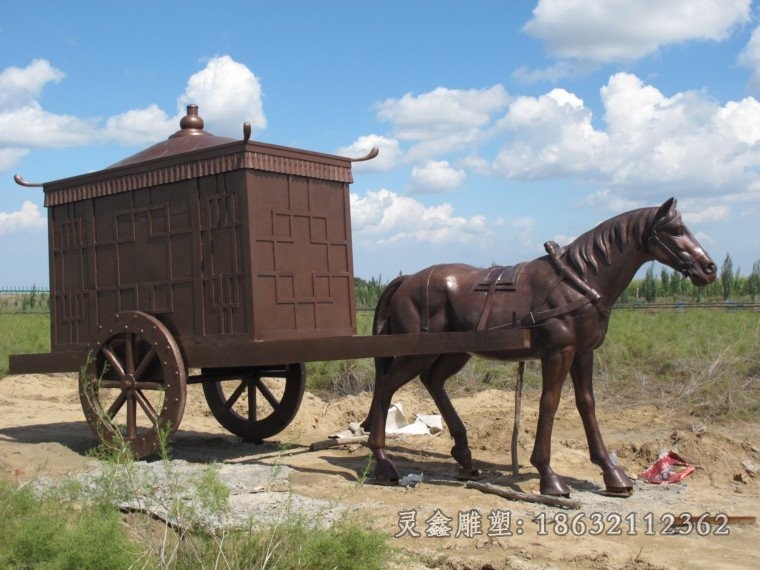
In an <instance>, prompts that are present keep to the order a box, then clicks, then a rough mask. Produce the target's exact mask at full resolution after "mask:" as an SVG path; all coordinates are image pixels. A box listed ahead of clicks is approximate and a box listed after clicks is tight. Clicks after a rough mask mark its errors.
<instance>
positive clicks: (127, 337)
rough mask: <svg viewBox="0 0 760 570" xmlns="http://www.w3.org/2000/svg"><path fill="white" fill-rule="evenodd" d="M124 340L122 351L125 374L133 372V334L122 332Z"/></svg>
mask: <svg viewBox="0 0 760 570" xmlns="http://www.w3.org/2000/svg"><path fill="white" fill-rule="evenodd" d="M124 342H125V344H126V346H125V347H124V348H125V353H124V364H126V365H127V370H126V372H127V374H134V373H135V335H133V334H132V333H131V332H128V333H125V334H124Z"/></svg>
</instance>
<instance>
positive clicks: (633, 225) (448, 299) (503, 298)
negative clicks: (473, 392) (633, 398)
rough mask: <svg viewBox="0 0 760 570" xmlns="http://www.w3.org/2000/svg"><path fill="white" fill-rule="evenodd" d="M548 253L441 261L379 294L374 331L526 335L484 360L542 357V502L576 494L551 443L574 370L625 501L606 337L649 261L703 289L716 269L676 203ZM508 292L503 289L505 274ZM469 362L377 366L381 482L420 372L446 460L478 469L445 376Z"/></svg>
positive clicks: (613, 485)
mask: <svg viewBox="0 0 760 570" xmlns="http://www.w3.org/2000/svg"><path fill="white" fill-rule="evenodd" d="M546 249H547V252H548V254H547V255H545V256H543V257H539V258H537V259H534V260H533V261H530V262H526V263H523V264H520V265H518V266H516V267H507V268H497V269H498V271H496V273H499V275H497V276H496V278H494V274H495V270H494V268H485V269H481V268H476V267H472V266H470V265H464V264H443V265H435V266H432V267H430V268H428V269H425V270H423V271H421V272H419V273H416V274H414V275H408V276H400V277H397V278H396V279H394V280H393V281H391V282H390V283H389V284H388V286H387V287H386V288H385V290H384V291H383V293H382V295H381V297H380V300H379V302H378V305H377V308H376V310H375V317H374V324H373V333H374V334H393V333H419V332H421V331H422V332H425V331H430V332H442V331H465V330H493V329H498V328H506V327H529V328H530V337H531V343H530V346H531V348H530V349H527V350H525V353H524V354H518V353H516V352H515V351H510V352H507V351H504V352H498V351H496V352H487V353H483V354H479V355H478V356H482V357H485V358H493V359H500V360H524V359H526V358H538V359H540V360H541V374H542V390H541V399H540V407H539V415H538V426H537V430H536V440H535V442H534V447H533V453H532V454H531V458H530V462H531V464H532V465H533V466H534V467H535V468H536V469H537V470H538V473H539V475H540V488H541V493H542V494H547V495H567V494H569V493H570V488H569V487H568V486H567V484H566V483H565V482H564V481H563V480H562V478H561V477H560V476H559V475H557V474H556V473H555V472H554V471H553V470H552V468H551V465H550V462H551V437H552V426H553V423H554V415H555V413H556V411H557V407H558V405H559V400H560V394H561V391H562V385H563V383H564V381H565V378H566V377H567V373H568V372H570V377H571V378H572V380H573V386H574V388H575V402H576V406H577V408H578V412H579V413H580V416H581V420H582V422H583V427H584V429H585V432H586V438H587V440H588V445H589V452H590V456H591V462H592V463H594V464H596V465H598V466H599V467H601V468H602V471H603V473H604V483H605V485H606V487H607V491H609V492H611V493H623V494H624V493H630V492H631V490H632V486H633V485H632V482H631V480H630V479H629V477H628V476H627V475H626V474H625V472H624V471H623V470H622V469H621V468H620V467H618V466H617V465H615V464H614V463H613V462H612V461H611V460H610V457H609V454H608V452H607V448H606V447H605V445H604V442H603V441H602V435H601V432H600V430H599V425H598V423H597V419H596V411H595V403H594V393H593V386H592V379H593V356H594V350H595V349H596V348H598V347H599V346H600V345H601V344H602V341H603V340H604V337H605V334H606V332H607V325H608V323H609V318H610V309H611V307H612V305H613V304H614V303H615V301H616V300H617V298H618V297H619V296H620V294H621V293H622V292H623V291H624V290H625V288H626V287H627V286H628V285H629V283H630V282H631V280H632V279H633V277H634V275H635V274H636V271H637V270H638V269H639V268H640V267H641V266H642V264H644V263H646V262H648V261H651V260H653V259H654V260H657V261H659V262H660V263H664V264H666V265H668V266H670V267H672V268H674V269H676V270H678V271H680V272H681V273H682V274H683V275H684V276H688V277H689V278H690V279H691V281H692V282H693V283H694V284H695V285H697V286H704V285H707V284H709V283H711V282H712V281H714V280H715V277H716V267H715V263H713V261H712V259H710V257H709V256H708V255H707V253H706V252H705V251H704V250H703V249H702V247H701V246H700V245H699V243H698V242H697V240H696V239H695V238H694V236H693V235H692V234H691V232H690V231H689V230H688V229H687V228H686V226H685V225H684V223H683V221H682V220H681V215H680V214H679V213H678V210H677V209H676V202H675V199H673V198H670V199H669V200H667V201H666V202H665V203H664V204H663V205H662V206H660V207H659V208H657V207H653V208H643V209H639V210H633V211H631V212H628V213H624V214H620V215H618V216H616V217H614V218H611V219H609V220H607V221H606V222H603V223H601V224H599V225H598V226H597V227H595V228H594V229H592V230H590V231H588V232H586V233H585V234H583V235H581V236H580V237H579V238H578V239H576V240H575V241H574V242H572V243H571V244H570V245H568V246H566V247H564V248H559V247H558V246H557V245H556V244H554V243H553V242H547V244H546ZM503 275H506V276H507V278H506V279H503V283H505V284H506V285H507V286H506V287H505V289H506V290H507V291H509V292H500V291H499V289H498V287H497V286H498V284H499V280H502V276H503ZM471 356H472V355H471V354H467V353H458V354H456V353H455V354H429V355H421V356H420V355H414V356H398V357H379V358H376V359H375V369H376V377H375V389H374V393H373V395H372V404H371V406H370V410H369V414H368V416H367V419H366V420H364V422H363V424H362V425H363V427H365V428H368V429H369V430H370V435H369V442H368V443H369V447H370V448H371V449H372V451H373V453H374V457H375V461H376V464H375V471H374V475H375V478H376V480H378V482H385V483H391V484H393V483H397V482H398V480H399V473H398V470H397V469H396V467H395V465H394V464H393V463H392V462H391V460H390V459H389V458H388V455H387V454H386V452H385V422H386V418H387V414H388V407H389V405H390V403H391V398H392V397H393V394H394V393H395V392H396V390H398V388H400V387H401V386H403V385H404V384H406V383H407V382H409V381H410V380H412V379H413V378H415V377H417V376H419V377H420V378H421V380H422V383H423V384H424V385H425V387H426V388H427V390H428V392H429V393H430V395H431V396H432V398H433V400H434V401H435V404H436V405H437V406H438V409H439V410H440V412H441V415H442V416H443V419H444V420H445V421H446V425H447V426H448V428H449V431H450V432H451V436H452V437H453V439H454V446H453V447H452V449H451V455H452V456H453V457H454V459H455V460H456V461H457V463H459V465H460V466H461V468H462V470H463V471H464V472H465V473H468V474H477V470H475V469H473V462H472V454H471V452H470V448H469V446H468V442H467V431H466V428H465V426H464V424H463V423H462V420H461V419H460V418H459V416H458V415H457V412H456V411H455V410H454V407H453V405H452V403H451V401H450V399H449V396H448V394H447V393H446V391H445V388H444V383H445V382H446V380H447V379H448V378H449V377H451V376H452V375H454V374H455V373H457V372H458V371H459V370H461V369H462V368H463V367H464V365H465V364H466V363H467V361H468V360H469V359H470V358H471Z"/></svg>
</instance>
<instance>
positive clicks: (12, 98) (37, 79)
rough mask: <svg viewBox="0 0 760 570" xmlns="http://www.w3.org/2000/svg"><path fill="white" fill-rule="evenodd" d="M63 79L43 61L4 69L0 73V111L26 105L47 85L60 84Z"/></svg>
mask: <svg viewBox="0 0 760 570" xmlns="http://www.w3.org/2000/svg"><path fill="white" fill-rule="evenodd" d="M64 77H65V74H64V73H63V72H62V71H61V70H60V69H56V68H54V67H53V66H52V65H50V62H48V61H46V60H44V59H35V60H34V61H32V63H30V64H29V65H27V66H26V67H24V68H20V67H6V68H5V69H4V70H2V71H0V109H7V108H14V107H23V106H25V105H28V104H29V103H31V102H32V101H34V100H35V99H36V98H37V97H38V96H39V95H40V93H41V92H42V88H43V87H44V86H45V85H46V84H47V83H50V82H53V83H60V82H61V81H62V80H63V78H64Z"/></svg>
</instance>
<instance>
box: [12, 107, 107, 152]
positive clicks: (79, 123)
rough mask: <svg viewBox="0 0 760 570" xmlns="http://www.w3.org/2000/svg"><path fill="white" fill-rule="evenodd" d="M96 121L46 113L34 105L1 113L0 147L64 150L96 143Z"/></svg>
mask: <svg viewBox="0 0 760 570" xmlns="http://www.w3.org/2000/svg"><path fill="white" fill-rule="evenodd" d="M97 132H98V131H97V128H96V125H95V121H94V120H87V119H80V118H78V117H74V116H72V115H58V114H55V113H50V112H48V111H45V110H44V109H43V108H42V107H41V106H40V104H39V103H37V102H36V101H32V102H31V103H29V104H27V105H24V106H22V107H14V108H11V109H7V110H3V111H1V112H0V147H26V148H51V147H53V148H64V147H71V146H82V145H86V144H90V143H91V142H93V140H94V139H95V137H96V135H97Z"/></svg>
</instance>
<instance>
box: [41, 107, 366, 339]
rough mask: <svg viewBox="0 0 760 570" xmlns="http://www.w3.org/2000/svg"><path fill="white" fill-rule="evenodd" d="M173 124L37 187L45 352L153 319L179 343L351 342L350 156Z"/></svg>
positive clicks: (194, 118) (192, 114)
mask: <svg viewBox="0 0 760 570" xmlns="http://www.w3.org/2000/svg"><path fill="white" fill-rule="evenodd" d="M187 113H188V114H187V116H186V117H184V118H183V119H182V121H181V122H180V126H181V129H180V130H179V131H177V132H176V133H174V134H173V135H172V136H170V137H169V139H168V140H166V141H163V142H161V143H158V144H156V145H154V146H152V147H150V148H148V149H146V150H144V151H142V152H140V153H138V154H136V155H134V156H132V157H129V158H127V159H125V160H122V161H121V162H118V163H116V164H114V165H112V166H110V167H108V168H105V169H104V170H101V171H98V172H94V173H91V174H85V175H82V176H76V177H72V178H67V179H64V180H57V181H54V182H48V183H46V184H44V185H43V188H44V193H45V206H46V207H47V208H48V224H49V252H50V298H51V344H52V349H53V351H54V352H56V351H81V350H83V349H84V348H86V346H87V343H88V342H89V341H90V339H92V338H93V337H95V336H96V327H97V326H98V323H100V322H102V321H103V320H104V319H105V318H107V317H108V316H110V315H112V314H115V313H118V312H120V311H125V310H138V311H142V312H144V313H148V314H151V315H154V316H156V317H158V318H159V319H160V320H161V321H162V322H163V323H164V324H166V325H167V326H168V327H169V329H170V330H171V331H172V333H173V334H174V335H175V336H176V337H177V338H178V340H180V342H181V344H183V345H185V346H187V345H198V344H202V343H205V342H207V341H212V340H217V341H218V340H219V339H226V340H232V339H233V338H234V339H236V340H245V341H251V340H284V339H308V338H313V337H317V336H318V337H325V336H331V335H334V336H351V335H354V334H355V333H356V316H355V315H356V313H355V301H354V280H353V258H352V249H351V221H350V211H349V184H350V183H351V182H352V173H351V161H350V160H349V159H347V158H343V157H338V156H332V155H327V154H320V153H315V152H309V151H304V150H299V149H294V148H287V147H282V146H275V145H270V144H264V143H260V142H253V141H250V140H249V137H250V126H249V125H247V124H246V126H245V128H244V139H243V140H234V139H230V138H224V137H217V136H214V135H212V134H210V133H208V132H206V131H205V130H204V129H203V120H202V119H201V118H200V117H199V116H198V108H197V107H196V106H194V105H191V106H188V111H187Z"/></svg>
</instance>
